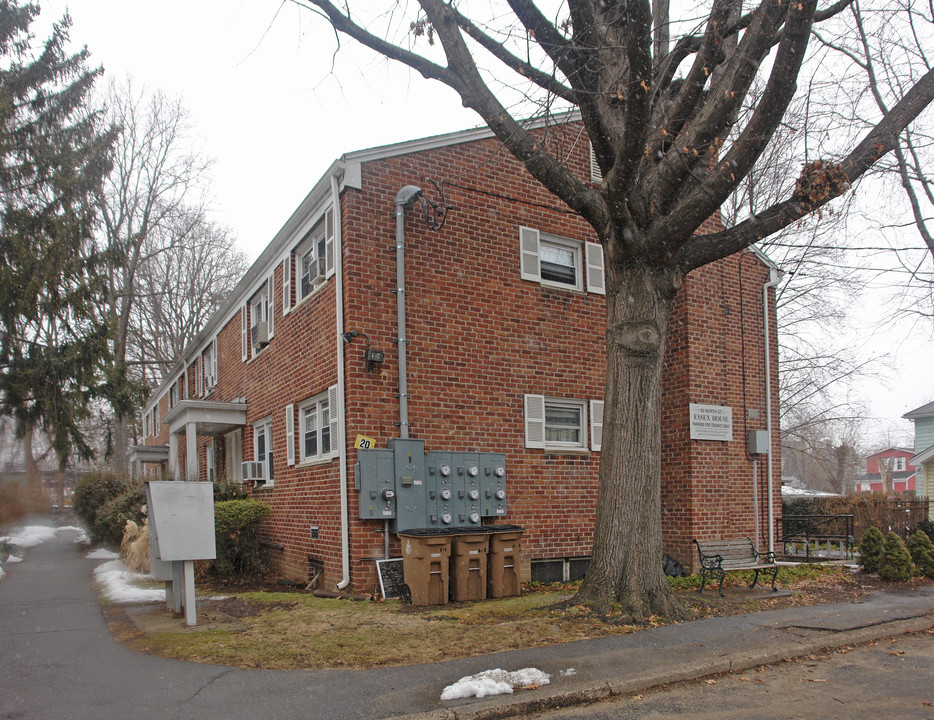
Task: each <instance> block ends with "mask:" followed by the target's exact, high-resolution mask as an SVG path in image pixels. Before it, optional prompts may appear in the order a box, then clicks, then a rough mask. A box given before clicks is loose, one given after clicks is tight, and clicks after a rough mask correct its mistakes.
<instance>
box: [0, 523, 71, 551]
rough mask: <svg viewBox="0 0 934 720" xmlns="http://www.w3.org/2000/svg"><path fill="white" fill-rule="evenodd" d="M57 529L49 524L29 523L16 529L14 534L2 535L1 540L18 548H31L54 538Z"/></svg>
mask: <svg viewBox="0 0 934 720" xmlns="http://www.w3.org/2000/svg"><path fill="white" fill-rule="evenodd" d="M56 530H57V528H54V527H49V526H47V525H28V526H26V527H24V528H20V529H19V530H14V531H13V534H12V535H6V536H4V537H0V541H5V542H8V543H9V544H10V545H15V546H16V547H18V548H31V547H35V546H36V545H41V544H42V543H44V542H45V541H46V540H51V539H52V538H54V537H55V531H56Z"/></svg>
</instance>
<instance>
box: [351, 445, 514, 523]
mask: <svg viewBox="0 0 934 720" xmlns="http://www.w3.org/2000/svg"><path fill="white" fill-rule="evenodd" d="M357 457H358V461H357V464H356V467H355V483H356V488H357V491H358V492H359V505H358V507H359V517H360V519H361V520H379V519H382V520H389V521H390V527H391V529H392V531H393V532H398V531H400V530H412V529H418V528H432V527H435V528H445V527H463V526H471V525H477V526H479V525H481V524H482V522H483V520H482V519H483V518H484V517H501V516H503V515H505V514H506V510H507V491H506V456H505V454H504V453H479V452H447V451H431V452H429V453H427V454H426V453H425V444H424V441H422V440H401V439H393V440H390V441H389V448H387V449H378V450H359V451H358V452H357Z"/></svg>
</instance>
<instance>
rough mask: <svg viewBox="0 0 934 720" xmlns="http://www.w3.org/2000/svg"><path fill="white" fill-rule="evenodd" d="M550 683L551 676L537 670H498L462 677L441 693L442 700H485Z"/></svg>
mask: <svg viewBox="0 0 934 720" xmlns="http://www.w3.org/2000/svg"><path fill="white" fill-rule="evenodd" d="M550 682H551V678H550V676H549V675H548V674H547V673H543V672H542V671H541V670H538V669H536V668H522V669H521V670H516V671H515V672H508V671H506V670H501V669H499V668H496V669H495V670H484V671H483V672H481V673H477V674H476V675H467V676H466V677H462V678H461V679H460V680H458V681H457V682H456V683H454V684H453V685H448V686H447V687H446V688H444V690H443V691H442V692H441V699H442V700H457V699H459V698H468V697H477V698H483V697H486V696H487V695H511V694H512V691H513V690H514V689H516V688H526V687H531V686H533V685H548V684H549V683H550Z"/></svg>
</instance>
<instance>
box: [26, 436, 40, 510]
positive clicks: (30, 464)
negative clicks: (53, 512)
mask: <svg viewBox="0 0 934 720" xmlns="http://www.w3.org/2000/svg"><path fill="white" fill-rule="evenodd" d="M32 441H33V431H32V428H27V429H26V431H25V432H24V433H23V465H25V470H26V488H27V489H28V490H29V492H30V494H33V495H36V496H39V495H41V494H42V477H41V475H40V474H39V463H38V462H37V460H36V456H35V455H34V454H33V451H32Z"/></svg>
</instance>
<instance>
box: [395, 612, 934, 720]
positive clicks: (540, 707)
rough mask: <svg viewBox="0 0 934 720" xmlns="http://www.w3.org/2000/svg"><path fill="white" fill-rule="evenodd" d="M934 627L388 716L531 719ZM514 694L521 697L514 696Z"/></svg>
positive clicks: (926, 618)
mask: <svg viewBox="0 0 934 720" xmlns="http://www.w3.org/2000/svg"><path fill="white" fill-rule="evenodd" d="M932 627H934V612H931V613H926V614H924V615H918V616H916V617H912V618H907V619H902V620H889V621H882V622H879V623H875V624H872V625H867V626H865V627H860V628H855V629H852V630H841V631H836V632H834V631H830V632H831V634H830V635H826V636H821V637H817V638H811V639H807V640H802V641H800V642H794V643H790V642H787V641H786V642H780V643H777V644H776V646H775V647H773V648H768V649H766V648H762V649H758V648H757V649H751V650H747V651H742V652H735V653H729V654H727V655H722V656H720V657H717V658H714V659H711V660H709V661H707V660H705V661H704V662H689V663H686V664H683V665H680V666H678V667H675V668H668V669H664V670H661V669H660V670H651V671H648V672H645V673H642V674H636V675H631V676H629V677H626V678H625V679H620V680H618V681H615V682H610V683H603V684H600V685H592V686H584V687H580V688H578V689H575V690H567V691H564V692H559V693H554V694H548V691H547V690H538V691H532V692H534V693H536V694H537V695H538V697H529V695H528V694H526V695H525V698H521V699H520V698H517V697H516V696H514V695H509V696H506V698H508V699H507V700H505V702H504V701H503V698H502V696H501V697H500V700H499V701H496V700H487V701H483V702H477V703H473V704H471V705H461V706H458V707H451V708H438V709H437V710H429V711H427V712H420V713H413V714H409V715H395V716H391V717H389V718H384V720H505V719H506V718H514V717H525V716H528V715H531V714H534V713H539V712H543V711H545V710H556V709H558V708H566V707H574V706H577V705H587V704H590V703H596V702H603V701H606V700H611V699H613V698H617V697H620V696H623V695H631V694H633V693H639V692H644V691H646V690H651V689H653V688H657V687H661V686H663V685H672V684H675V683H680V682H686V681H690V680H701V679H703V678H707V677H712V676H715V675H722V674H724V673H731V672H742V671H743V670H749V669H751V668H756V667H761V666H763V665H774V664H777V663H779V662H782V661H783V660H791V659H794V658H799V657H804V656H806V655H811V654H814V653H820V652H824V651H827V650H836V649H839V648H841V647H845V646H848V645H865V644H867V643H870V642H872V641H874V640H880V639H882V638H886V637H892V636H893V635H905V634H908V633H913V632H922V631H924V630H928V629H930V628H932ZM512 698H515V699H514V700H513V699H512Z"/></svg>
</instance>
